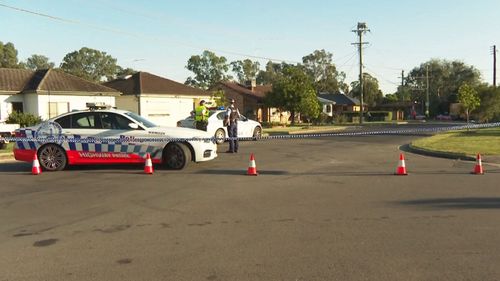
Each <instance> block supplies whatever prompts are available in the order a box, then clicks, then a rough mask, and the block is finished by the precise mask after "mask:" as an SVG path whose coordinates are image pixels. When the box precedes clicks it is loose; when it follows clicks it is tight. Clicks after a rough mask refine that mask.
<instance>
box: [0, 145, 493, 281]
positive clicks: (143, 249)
mask: <svg viewBox="0 0 500 281" xmlns="http://www.w3.org/2000/svg"><path fill="white" fill-rule="evenodd" d="M413 138H415V137H413V136H363V137H334V138H319V139H303V140H274V141H258V142H242V143H241V147H240V153H238V154H225V153H220V155H219V157H218V158H217V159H216V160H214V161H212V162H208V163H200V164H193V165H191V166H189V167H188V168H187V169H186V170H183V171H168V170H162V169H160V168H158V167H157V169H156V170H155V173H154V174H153V175H145V174H143V173H142V167H141V166H135V167H129V166H127V167H116V166H115V167H77V168H71V169H70V170H67V171H63V172H56V173H42V174H41V175H39V176H32V175H31V174H30V165H29V164H23V163H0V271H1V274H0V281H4V280H9V281H10V280H498V279H500V267H498V261H499V260H500V235H498V233H500V223H499V222H498V215H499V214H500V185H499V184H498V182H499V180H500V168H498V167H495V166H491V167H490V166H485V167H484V168H485V170H486V174H485V175H482V176H478V175H471V174H470V171H472V169H473V167H474V163H473V162H463V161H456V160H448V159H438V158H431V157H425V156H420V155H414V154H406V166H407V169H408V172H409V175H408V176H394V175H393V173H394V172H395V170H396V166H397V164H398V159H399V153H400V151H399V149H398V147H399V145H402V144H406V143H408V142H409V141H410V140H411V139H413ZM226 147H227V145H223V146H221V147H220V150H221V151H225V150H226ZM250 153H254V154H255V159H256V164H257V170H258V172H259V176H257V177H252V176H245V175H244V174H245V173H246V170H247V167H248V161H249V156H250Z"/></svg>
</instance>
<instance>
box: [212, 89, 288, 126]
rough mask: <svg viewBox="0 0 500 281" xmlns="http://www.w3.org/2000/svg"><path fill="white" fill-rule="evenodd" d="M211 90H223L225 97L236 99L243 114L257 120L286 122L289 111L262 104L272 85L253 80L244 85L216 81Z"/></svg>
mask: <svg viewBox="0 0 500 281" xmlns="http://www.w3.org/2000/svg"><path fill="white" fill-rule="evenodd" d="M212 90H220V91H223V92H224V95H225V97H226V98H227V99H234V100H235V101H236V105H237V107H238V109H239V110H240V112H241V113H242V114H243V115H245V116H247V117H248V118H251V119H255V120H257V121H259V122H270V123H287V122H288V118H289V117H290V113H289V112H281V111H279V110H278V109H276V108H270V107H267V106H265V105H264V98H265V96H266V94H267V93H269V92H270V91H271V90H272V85H256V83H255V80H253V81H249V82H247V83H246V84H245V85H242V84H240V83H236V82H228V81H223V82H219V83H217V84H216V85H215V86H214V87H213V88H212Z"/></svg>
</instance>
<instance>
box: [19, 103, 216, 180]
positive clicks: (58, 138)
mask: <svg viewBox="0 0 500 281" xmlns="http://www.w3.org/2000/svg"><path fill="white" fill-rule="evenodd" d="M15 133H16V142H15V145H14V156H15V158H16V159H17V160H20V161H26V162H31V161H32V160H33V158H34V155H35V154H36V155H37V156H38V159H39V161H40V166H41V167H42V168H43V169H44V170H48V171H59V170H62V169H64V168H65V167H66V166H67V165H73V164H119V163H137V164H138V163H144V161H145V156H146V155H147V154H148V153H149V154H150V156H151V160H152V162H153V163H157V164H165V165H166V166H167V167H169V168H171V169H183V168H184V167H185V166H186V165H187V164H188V163H189V162H191V161H194V162H202V161H209V160H212V159H214V158H216V157H217V145H216V144H215V142H214V140H213V139H212V135H209V134H208V133H206V132H203V131H200V130H193V129H187V128H177V127H158V126H156V125H155V124H154V123H152V122H150V121H149V120H147V119H145V118H143V117H141V116H139V115H137V114H135V113H133V112H129V111H123V110H114V109H105V110H102V109H95V110H81V111H73V112H70V113H65V114H62V115H60V116H57V117H55V118H52V119H49V120H48V121H46V122H43V123H41V124H40V125H37V126H33V127H28V128H21V129H18V130H16V132H15Z"/></svg>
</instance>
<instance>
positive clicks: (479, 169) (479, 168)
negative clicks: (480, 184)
mask: <svg viewBox="0 0 500 281" xmlns="http://www.w3.org/2000/svg"><path fill="white" fill-rule="evenodd" d="M472 174H475V175H484V171H483V164H482V162H481V154H479V153H478V154H477V160H476V166H474V171H472Z"/></svg>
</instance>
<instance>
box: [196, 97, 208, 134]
mask: <svg viewBox="0 0 500 281" xmlns="http://www.w3.org/2000/svg"><path fill="white" fill-rule="evenodd" d="M208 114H209V112H208V109H207V107H206V106H205V101H204V100H202V101H200V105H199V106H197V107H196V109H195V116H194V120H195V121H196V129H198V130H203V131H206V130H207V125H208Z"/></svg>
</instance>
